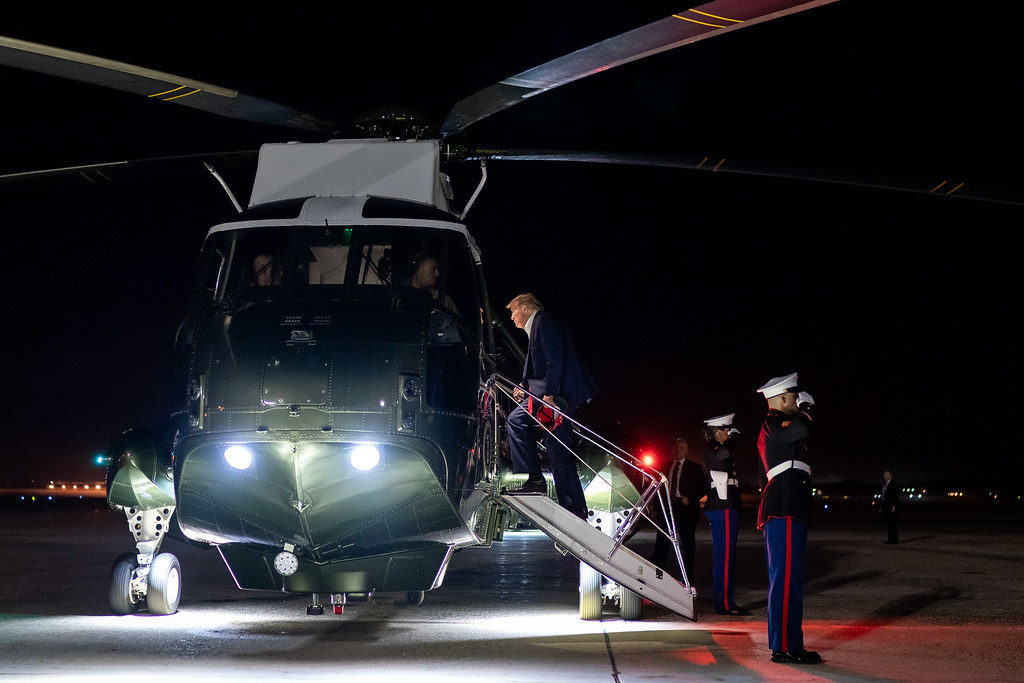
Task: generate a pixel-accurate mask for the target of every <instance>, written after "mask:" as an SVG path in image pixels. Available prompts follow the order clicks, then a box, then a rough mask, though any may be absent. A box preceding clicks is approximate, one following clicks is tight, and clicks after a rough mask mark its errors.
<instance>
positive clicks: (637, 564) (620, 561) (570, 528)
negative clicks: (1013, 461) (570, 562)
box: [501, 495, 694, 620]
mask: <svg viewBox="0 0 1024 683" xmlns="http://www.w3.org/2000/svg"><path fill="white" fill-rule="evenodd" d="M501 501H502V502H503V503H504V504H505V505H508V506H509V507H511V508H512V509H513V510H515V511H516V512H518V513H519V514H521V515H522V516H523V517H526V518H527V519H529V520H530V521H531V522H533V523H534V524H535V525H537V528H538V529H540V530H541V531H543V532H544V533H545V534H547V535H548V536H549V537H550V538H551V539H552V540H553V541H554V542H555V543H556V544H557V545H558V546H559V547H560V548H562V549H564V550H565V551H566V552H568V553H570V554H572V555H573V556H574V557H575V558H576V559H578V560H580V561H581V562H583V563H585V564H587V565H589V566H590V567H592V568H593V569H595V570H596V571H598V572H600V573H601V574H603V575H605V576H607V577H608V578H609V579H611V580H612V581H615V582H616V583H618V584H619V585H621V586H624V587H626V588H628V589H629V590H631V591H633V592H634V593H636V594H637V595H639V596H640V597H641V598H647V599H648V600H650V601H651V602H653V603H655V604H657V605H660V606H662V607H664V608H665V609H668V610H671V611H673V612H675V613H676V614H679V615H680V616H683V617H686V618H687V619H691V620H692V619H694V613H693V592H692V591H691V590H690V589H689V588H687V587H686V586H685V585H683V584H682V583H680V582H679V581H676V580H675V579H674V578H673V577H672V576H671V575H669V574H668V572H666V571H664V570H663V569H661V568H659V567H656V566H655V565H653V564H651V563H650V562H648V561H647V560H645V559H643V558H642V557H640V556H639V555H637V554H636V553H635V552H633V551H632V550H630V549H629V548H627V547H625V546H624V545H621V544H619V545H616V543H615V540H614V539H613V538H611V537H610V536H608V535H606V534H604V533H602V532H601V531H598V530H597V529H595V528H594V527H592V526H591V525H590V524H588V523H587V522H585V521H584V520H582V519H580V518H579V517H577V516H576V515H574V514H573V513H571V512H569V511H568V510H566V509H565V508H563V507H562V506H561V505H559V504H558V503H557V502H555V501H554V500H552V499H550V498H548V497H547V496H516V495H504V496H501Z"/></svg>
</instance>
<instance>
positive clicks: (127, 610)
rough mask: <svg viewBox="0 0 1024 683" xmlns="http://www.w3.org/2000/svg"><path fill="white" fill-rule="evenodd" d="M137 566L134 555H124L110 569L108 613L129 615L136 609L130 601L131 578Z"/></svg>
mask: <svg viewBox="0 0 1024 683" xmlns="http://www.w3.org/2000/svg"><path fill="white" fill-rule="evenodd" d="M138 566H139V561H138V558H137V556H136V555H135V553H124V554H123V555H119V556H118V558H117V559H116V560H114V566H113V567H111V568H110V589H109V597H110V611H111V612H113V613H114V614H117V615H125V614H131V613H132V612H134V611H136V610H137V609H138V605H137V604H136V603H135V602H133V601H132V576H133V575H134V574H135V569H136V568H137V567H138Z"/></svg>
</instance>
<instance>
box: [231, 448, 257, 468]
mask: <svg viewBox="0 0 1024 683" xmlns="http://www.w3.org/2000/svg"><path fill="white" fill-rule="evenodd" d="M224 459H225V460H227V461H228V464H229V465H231V466H232V467H234V468H235V469H236V470H247V469H249V466H250V465H252V451H251V450H249V449H248V448H246V447H245V446H238V445H235V446H228V447H227V449H226V450H225V451H224Z"/></svg>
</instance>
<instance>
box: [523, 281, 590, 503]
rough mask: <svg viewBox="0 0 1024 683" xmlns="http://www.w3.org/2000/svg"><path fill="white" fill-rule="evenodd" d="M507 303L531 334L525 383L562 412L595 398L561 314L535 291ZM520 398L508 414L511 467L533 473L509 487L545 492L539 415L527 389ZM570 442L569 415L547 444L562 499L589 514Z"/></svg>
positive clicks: (548, 433)
mask: <svg viewBox="0 0 1024 683" xmlns="http://www.w3.org/2000/svg"><path fill="white" fill-rule="evenodd" d="M505 308H507V309H508V310H509V312H510V314H511V316H512V322H513V323H515V326H516V327H518V328H519V329H521V330H526V335H527V336H528V337H529V346H528V350H527V353H526V363H525V364H524V367H523V378H522V387H523V388H524V389H526V390H528V391H529V392H530V393H531V394H533V396H537V397H540V398H541V400H543V402H544V403H546V404H548V405H549V406H558V410H559V412H560V413H562V414H563V415H565V416H567V417H572V416H573V415H574V414H575V413H576V409H577V408H578V407H579V406H581V405H583V404H584V403H588V402H589V401H590V399H592V398H593V396H594V394H595V393H596V390H597V386H596V385H595V383H594V379H593V377H591V375H590V373H589V372H588V371H587V368H586V367H585V366H584V365H583V362H582V361H581V360H580V357H579V353H578V352H577V351H576V344H575V343H574V342H573V339H572V336H571V335H570V334H569V331H568V330H567V329H566V328H565V326H564V325H563V324H562V322H561V321H560V320H558V318H556V317H555V316H553V315H552V314H550V313H547V312H545V311H544V306H543V305H542V304H541V303H540V301H538V300H537V297H535V296H534V295H533V294H520V295H519V296H517V297H516V298H514V299H512V301H510V302H509V303H508V305H507V306H506V307H505ZM515 398H516V400H518V401H520V404H519V406H518V407H517V408H516V409H515V410H513V411H512V412H511V413H509V416H508V441H509V447H510V451H511V453H510V454H511V456H512V467H513V469H512V471H513V472H515V473H517V474H522V473H526V474H528V475H529V476H528V478H527V480H526V483H525V484H523V486H522V487H521V488H520V489H517V490H516V491H510V493H519V494H525V493H545V492H546V491H547V484H546V483H545V481H544V477H543V475H542V474H541V468H540V460H539V459H538V458H537V440H536V437H535V435H534V427H535V426H536V425H537V420H536V419H534V417H533V416H532V415H531V414H530V410H529V408H530V403H531V401H530V398H529V397H527V396H526V394H525V392H523V391H521V390H520V391H517V392H516V397H515ZM533 403H534V404H536V403H537V401H536V400H534V401H533ZM534 414H536V406H535V410H534ZM567 446H570V447H571V446H572V431H571V430H570V427H569V423H568V421H563V422H561V424H558V425H556V426H554V428H553V429H550V430H546V431H545V433H544V448H545V450H546V451H547V454H548V460H549V461H550V462H551V474H552V475H553V476H554V478H555V493H556V494H557V497H558V503H559V504H560V505H561V506H562V507H564V508H565V509H567V510H569V511H571V512H573V513H574V514H576V515H577V516H578V517H580V518H582V519H586V518H587V503H586V500H585V498H584V496H583V487H582V486H581V485H580V477H579V472H578V471H577V470H576V458H575V457H574V456H573V454H572V452H571V451H569V449H568V448H567Z"/></svg>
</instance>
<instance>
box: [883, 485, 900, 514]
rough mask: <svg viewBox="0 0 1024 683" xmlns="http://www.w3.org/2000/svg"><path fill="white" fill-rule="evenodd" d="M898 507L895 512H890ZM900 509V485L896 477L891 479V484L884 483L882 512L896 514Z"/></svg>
mask: <svg viewBox="0 0 1024 683" xmlns="http://www.w3.org/2000/svg"><path fill="white" fill-rule="evenodd" d="M893 507H895V508H896V510H895V511H894V512H889V511H890V510H892V509H893ZM899 511H900V485H899V484H897V483H896V480H895V479H890V480H889V485H888V486H885V485H884V484H883V485H882V512H884V513H885V514H887V515H889V514H895V513H897V512H899Z"/></svg>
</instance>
